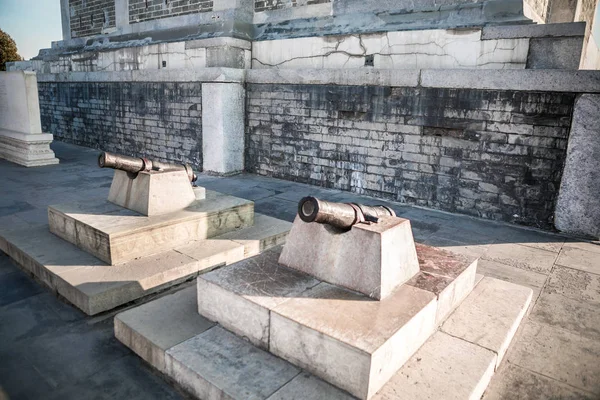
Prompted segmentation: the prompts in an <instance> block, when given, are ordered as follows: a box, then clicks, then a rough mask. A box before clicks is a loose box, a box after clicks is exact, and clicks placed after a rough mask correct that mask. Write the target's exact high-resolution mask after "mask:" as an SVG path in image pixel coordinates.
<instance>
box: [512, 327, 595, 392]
mask: <svg viewBox="0 0 600 400" xmlns="http://www.w3.org/2000/svg"><path fill="white" fill-rule="evenodd" d="M507 359H508V362H509V363H511V364H516V365H518V366H520V367H522V368H525V369H528V370H530V371H536V372H537V373H538V374H541V375H544V376H546V377H548V378H552V379H555V380H557V381H560V382H563V383H566V384H568V385H571V386H573V387H575V388H578V389H581V390H585V391H587V392H590V393H592V394H594V395H596V396H599V395H600V364H599V363H598V360H599V359H600V341H598V340H597V339H596V340H592V339H589V338H586V337H583V336H581V335H579V334H578V333H575V332H571V331H568V330H565V329H562V328H559V327H553V326H549V325H546V324H542V323H539V322H535V321H532V320H528V321H526V322H525V324H524V326H523V329H522V332H521V333H520V335H519V340H518V341H517V342H516V343H515V345H514V346H513V347H512V349H511V350H510V352H509V354H508V357H507Z"/></svg>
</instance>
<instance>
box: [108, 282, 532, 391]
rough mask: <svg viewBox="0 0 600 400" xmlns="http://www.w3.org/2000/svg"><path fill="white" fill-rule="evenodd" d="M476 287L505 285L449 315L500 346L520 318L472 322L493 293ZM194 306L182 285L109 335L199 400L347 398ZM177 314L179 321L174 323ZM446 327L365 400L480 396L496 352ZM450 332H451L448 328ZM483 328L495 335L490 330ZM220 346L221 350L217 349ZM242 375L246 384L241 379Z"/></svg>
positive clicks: (122, 320)
mask: <svg viewBox="0 0 600 400" xmlns="http://www.w3.org/2000/svg"><path fill="white" fill-rule="evenodd" d="M482 282H484V284H485V285H486V286H487V287H492V288H494V287H497V286H503V287H505V288H506V287H507V283H506V282H503V281H500V280H497V279H492V278H484V279H483V280H480V279H478V283H477V286H476V288H475V290H474V291H473V293H471V294H470V295H469V296H468V297H467V299H466V300H465V301H464V302H463V303H462V304H461V305H460V306H459V307H458V308H457V309H456V310H455V311H454V312H453V314H452V315H454V314H455V313H459V316H460V315H467V316H470V318H469V319H468V320H463V321H462V322H463V323H466V324H467V325H470V329H472V330H474V331H476V334H477V336H482V337H486V336H497V337H504V338H505V340H503V341H502V343H503V346H504V345H505V346H506V347H508V345H509V344H510V342H511V341H512V339H513V337H514V335H515V333H516V329H514V328H515V327H518V326H519V324H520V323H521V322H522V320H523V318H524V314H525V313H524V312H516V313H514V312H513V313H511V314H510V315H509V316H507V321H505V323H504V324H498V325H494V326H490V325H486V324H481V323H480V321H479V320H480V319H481V318H485V316H486V315H487V314H489V313H488V311H490V309H489V307H490V305H492V303H497V301H498V299H496V298H494V297H493V296H491V297H490V298H487V301H485V300H486V293H487V291H485V290H479V291H476V290H477V288H478V287H479V286H480V285H481V283H482ZM508 287H509V289H510V290H513V291H514V292H515V293H517V294H518V295H517V296H512V297H510V298H505V299H503V300H502V301H504V302H505V303H506V305H507V306H508V308H510V309H511V310H527V308H528V306H529V304H530V301H531V289H529V288H525V287H523V286H519V285H514V284H508ZM195 309H196V292H195V290H194V288H193V287H188V288H186V289H184V290H182V291H180V292H177V293H175V294H172V295H169V296H165V297H163V298H161V299H157V300H154V301H152V302H149V303H146V304H144V305H141V306H139V307H137V308H134V309H130V310H127V311H125V312H123V313H121V314H118V315H117V316H116V317H115V336H116V337H117V339H118V340H119V341H121V342H122V343H123V344H124V345H126V346H127V347H129V348H130V349H131V350H132V351H134V352H135V353H136V354H138V355H139V356H140V357H142V358H143V359H144V360H145V361H147V362H148V363H149V364H151V365H152V366H153V367H154V368H156V369H157V370H158V371H160V372H161V373H162V374H164V375H166V376H167V377H168V379H169V380H171V381H174V382H175V383H176V384H177V385H178V386H180V387H181V388H183V389H184V390H185V391H187V392H189V393H190V394H192V395H193V396H194V397H196V398H199V399H213V398H231V399H246V398H256V399H266V400H282V399H292V400H293V399H306V400H311V399H314V400H316V399H323V398H327V399H339V400H349V399H354V397H352V396H351V395H349V394H348V393H346V392H343V391H341V390H340V389H338V388H336V387H334V386H332V385H330V384H328V383H326V382H324V381H322V380H320V379H319V378H316V377H314V376H312V375H311V374H309V373H308V372H306V371H302V370H301V369H299V368H297V367H295V366H293V365H292V364H290V363H287V362H286V361H284V360H282V359H280V358H278V357H276V356H274V355H272V354H270V353H268V352H266V351H264V350H262V349H259V348H257V347H255V346H253V345H252V344H251V343H250V342H248V341H246V340H244V339H242V338H240V337H238V336H236V335H234V334H233V333H231V332H229V331H227V330H225V329H224V328H222V327H221V326H219V325H217V324H215V323H213V322H211V321H209V320H207V319H205V318H204V317H202V316H201V315H199V314H197V313H194V311H195ZM182 315H183V316H185V318H181V316H182ZM452 315H451V316H450V318H452ZM178 316H179V317H178ZM178 318H179V319H178ZM447 321H450V319H449V320H447ZM459 322H460V321H459ZM459 322H455V324H456V323H459ZM450 325H452V324H450ZM164 327H173V329H165V328H164ZM451 328H452V327H448V328H447V329H445V328H444V326H442V328H441V329H440V330H438V331H436V332H435V333H434V334H433V335H432V336H431V337H430V338H429V339H428V340H427V342H426V343H425V344H424V345H423V346H422V347H421V348H420V349H419V350H418V351H417V352H416V353H415V354H414V355H413V356H412V357H411V358H410V359H409V361H408V362H407V363H406V364H405V365H404V366H403V367H402V368H401V369H400V370H399V371H398V373H397V374H396V375H395V376H394V377H393V378H392V379H391V380H390V381H389V382H388V383H387V384H386V385H385V386H384V387H383V388H382V389H381V390H380V391H379V392H378V393H377V394H375V396H374V397H373V399H388V400H389V399H396V398H398V399H400V398H414V399H420V398H423V399H433V398H452V399H477V398H480V397H481V396H482V395H483V393H484V391H485V390H486V388H487V386H488V384H489V382H490V380H491V378H492V376H493V374H494V373H495V371H496V370H497V367H498V365H499V361H500V360H501V356H500V357H499V355H500V354H501V352H500V351H498V349H497V350H496V351H494V350H492V349H489V348H487V347H482V346H481V345H479V344H477V343H473V342H472V341H469V340H466V339H463V338H460V337H456V336H453V335H452V334H451V333H448V332H447V331H451ZM453 329H454V330H456V329H457V328H456V326H454V328H453ZM489 329H496V330H498V329H500V330H499V331H495V332H490V331H488V330H489ZM220 343H227V345H223V346H220ZM240 357H242V358H240ZM246 358H248V360H246ZM257 359H258V361H257ZM252 360H254V361H252ZM215 364H218V365H215ZM215 371H220V372H215ZM263 374H266V375H268V376H269V377H270V378H272V379H270V381H271V382H272V383H273V385H272V387H268V388H265V387H263V386H261V384H260V383H256V382H255V381H254V380H252V379H250V378H252V377H257V376H258V377H262V376H263ZM244 377H245V378H246V380H244V379H241V378H244ZM248 379H250V380H248ZM262 381H264V379H263V380H262ZM245 385H248V386H245ZM252 385H258V386H256V387H254V386H252ZM275 386H277V387H275Z"/></svg>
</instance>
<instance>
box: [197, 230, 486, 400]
mask: <svg viewBox="0 0 600 400" xmlns="http://www.w3.org/2000/svg"><path fill="white" fill-rule="evenodd" d="M307 225H317V224H307ZM293 229H294V228H292V230H293ZM288 239H289V236H288ZM289 246H291V244H290V243H289V242H288V244H286V247H289ZM280 251H281V250H270V251H267V252H265V253H262V254H261V255H259V256H257V257H254V258H251V259H248V260H244V261H242V262H239V263H237V264H234V265H232V266H230V267H227V268H222V269H220V270H217V271H213V272H210V273H208V274H205V275H203V276H201V277H199V278H198V311H199V313H200V314H201V315H203V316H205V317H207V318H208V319H210V320H212V321H215V322H218V323H219V324H220V325H221V326H223V327H225V328H226V329H228V330H231V331H232V332H234V333H236V334H238V335H239V336H242V337H245V338H247V339H248V340H249V341H250V342H251V343H253V344H254V345H255V346H258V347H261V348H263V349H267V350H269V351H270V352H271V353H273V354H275V355H277V356H279V357H281V358H283V359H285V360H288V361H290V362H291V363H292V364H295V365H297V366H299V367H301V368H303V369H306V370H307V371H309V372H311V373H313V374H315V375H317V376H319V377H320V378H322V379H324V380H326V381H328V382H330V383H332V384H334V385H335V386H337V387H339V388H342V389H344V390H346V391H347V392H349V393H351V394H352V395H354V396H356V397H358V398H360V399H368V398H370V397H371V396H373V394H375V392H377V391H378V390H379V389H380V388H381V387H382V386H383V385H385V383H386V382H387V381H388V380H389V379H390V378H391V377H392V376H393V375H394V374H395V373H396V372H397V371H398V369H400V368H401V367H402V365H403V364H404V363H405V362H406V361H407V360H408V359H409V358H410V357H411V356H412V355H413V353H414V352H415V351H417V349H418V348H419V347H421V345H422V344H423V343H425V341H426V340H427V339H428V338H429V337H430V336H431V335H432V334H433V333H434V331H435V329H436V327H437V326H438V325H439V324H440V323H441V322H443V319H444V318H446V317H447V316H448V314H449V313H450V312H451V311H452V310H453V309H455V308H456V307H457V306H458V305H459V304H460V303H461V302H462V300H463V299H464V298H465V297H466V296H467V295H468V294H469V293H470V292H471V291H472V289H473V286H474V284H475V274H476V268H477V261H476V260H472V259H466V258H464V257H462V256H458V255H454V254H453V253H449V252H447V251H443V250H440V249H435V248H432V247H427V246H418V247H417V253H418V256H419V257H418V258H419V262H420V263H421V265H420V267H421V272H419V274H417V275H416V276H415V277H414V278H413V279H412V280H410V281H409V282H408V283H406V284H404V285H401V286H400V287H398V288H397V289H396V290H395V291H394V293H393V294H391V295H390V296H388V297H387V298H385V299H383V300H381V301H377V300H373V299H371V298H369V297H367V296H365V295H362V294H360V293H357V292H353V291H349V290H346V289H343V288H341V287H338V286H334V285H331V284H328V283H325V282H322V281H320V280H318V279H316V278H314V277H312V276H310V275H306V274H304V273H302V272H299V271H296V270H294V269H288V268H286V267H283V266H281V265H280V264H279V263H278V262H277V260H278V258H279V252H280Z"/></svg>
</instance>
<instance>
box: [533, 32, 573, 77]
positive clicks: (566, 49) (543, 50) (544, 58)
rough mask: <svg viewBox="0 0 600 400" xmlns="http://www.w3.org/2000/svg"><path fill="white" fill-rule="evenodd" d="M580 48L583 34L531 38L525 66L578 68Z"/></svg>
mask: <svg viewBox="0 0 600 400" xmlns="http://www.w3.org/2000/svg"><path fill="white" fill-rule="evenodd" d="M582 50H583V36H580V37H568V38H536V39H531V40H530V41H529V54H528V55H527V66H526V68H527V69H570V70H578V69H579V63H580V60H581V52H582Z"/></svg>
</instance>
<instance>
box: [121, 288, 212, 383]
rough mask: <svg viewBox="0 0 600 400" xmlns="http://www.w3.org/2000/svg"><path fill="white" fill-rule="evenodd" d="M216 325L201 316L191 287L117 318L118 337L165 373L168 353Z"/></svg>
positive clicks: (194, 290) (194, 291)
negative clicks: (172, 348) (166, 353)
mask: <svg viewBox="0 0 600 400" xmlns="http://www.w3.org/2000/svg"><path fill="white" fill-rule="evenodd" d="M212 326H214V323H212V322H210V321H209V320H207V319H206V318H204V317H202V316H201V315H199V314H198V313H197V306H196V288H195V287H194V286H190V287H188V288H185V289H182V290H180V291H178V292H176V293H173V294H170V295H167V296H164V297H161V298H159V299H157V300H154V301H151V302H148V303H146V304H143V305H141V306H139V307H136V308H133V309H131V310H127V311H124V312H122V313H120V314H117V315H116V316H115V337H116V338H117V339H119V341H120V342H121V343H123V344H124V345H125V346H127V347H129V348H130V349H131V350H133V351H134V352H135V353H136V354H137V355H139V356H140V357H141V358H143V359H144V360H146V361H147V362H148V363H150V364H151V365H153V366H154V367H155V368H156V369H158V370H159V371H161V372H163V373H164V372H166V369H165V352H166V351H167V350H168V349H170V348H171V347H173V346H175V345H178V344H179V343H182V342H184V341H186V340H188V339H190V338H192V337H194V336H196V335H198V334H200V333H202V332H204V331H206V330H207V329H209V328H211V327H212Z"/></svg>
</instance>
